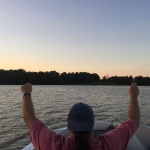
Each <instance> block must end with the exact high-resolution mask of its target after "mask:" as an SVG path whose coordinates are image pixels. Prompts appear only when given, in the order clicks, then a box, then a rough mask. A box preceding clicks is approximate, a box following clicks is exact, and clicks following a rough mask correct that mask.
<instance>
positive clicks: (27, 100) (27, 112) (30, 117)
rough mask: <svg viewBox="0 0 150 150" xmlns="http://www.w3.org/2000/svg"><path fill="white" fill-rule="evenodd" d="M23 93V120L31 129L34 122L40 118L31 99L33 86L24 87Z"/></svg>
mask: <svg viewBox="0 0 150 150" xmlns="http://www.w3.org/2000/svg"><path fill="white" fill-rule="evenodd" d="M21 91H22V93H23V104H22V113H23V119H24V122H25V123H26V125H27V127H28V128H29V129H30V127H31V125H32V124H33V122H35V121H36V120H38V118H37V117H36V116H35V111H34V106H33V103H32V99H31V93H32V85H31V84H30V83H26V84H24V85H22V86H21Z"/></svg>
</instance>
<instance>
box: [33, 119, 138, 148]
mask: <svg viewBox="0 0 150 150" xmlns="http://www.w3.org/2000/svg"><path fill="white" fill-rule="evenodd" d="M136 130H137V125H136V123H135V122H134V121H133V120H126V121H125V122H123V123H121V124H120V125H119V126H118V127H117V128H116V129H114V130H111V131H109V132H107V133H105V134H103V135H100V136H99V137H98V138H97V141H98V142H97V144H93V145H90V150H125V149H126V146H127V144H128V141H129V140H130V138H131V137H132V136H133V134H134V133H135V131H136ZM30 138H31V141H32V144H33V145H34V148H35V149H36V150H75V145H74V139H73V138H72V137H67V138H65V137H63V136H61V135H58V134H56V133H55V132H53V131H52V130H50V129H48V128H47V127H46V125H45V124H44V123H42V122H41V121H39V120H38V121H36V122H34V123H33V125H32V127H31V128H30Z"/></svg>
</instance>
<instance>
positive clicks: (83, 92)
mask: <svg viewBox="0 0 150 150" xmlns="http://www.w3.org/2000/svg"><path fill="white" fill-rule="evenodd" d="M128 88H129V87H128V86H33V92H32V99H33V103H34V106H35V111H36V115H37V117H38V118H39V119H41V120H42V121H43V122H44V123H45V124H46V125H47V126H48V127H49V128H52V129H56V128H60V127H64V126H66V119H67V114H68V111H69V109H70V107H71V106H72V105H73V104H74V103H77V102H85V103H88V104H89V105H91V106H92V108H93V110H94V113H95V120H104V121H111V122H121V121H124V120H125V119H126V118H127V112H128V106H129V96H128ZM139 89H140V95H139V105H140V110H141V125H148V126H150V109H149V108H150V87H139ZM29 143H30V140H29V133H28V129H27V127H26V126H25V124H24V122H23V118H22V93H21V91H20V86H7V85H5V86H2V85H1V86H0V149H1V150H20V149H22V148H23V147H24V146H26V145H27V144H29Z"/></svg>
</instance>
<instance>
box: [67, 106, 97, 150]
mask: <svg viewBox="0 0 150 150" xmlns="http://www.w3.org/2000/svg"><path fill="white" fill-rule="evenodd" d="M93 126H94V113H93V110H92V108H91V107H90V106H89V105H87V104H85V103H76V104H75V105H73V106H72V107H71V109H70V111H69V115H68V119H67V127H68V130H70V131H72V132H73V133H74V134H75V145H76V150H83V149H87V147H88V138H89V135H90V132H91V131H92V129H93Z"/></svg>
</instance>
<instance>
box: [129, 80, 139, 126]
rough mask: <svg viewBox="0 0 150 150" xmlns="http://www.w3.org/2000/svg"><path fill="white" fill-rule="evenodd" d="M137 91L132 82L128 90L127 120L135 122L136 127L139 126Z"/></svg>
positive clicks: (135, 85)
mask: <svg viewBox="0 0 150 150" xmlns="http://www.w3.org/2000/svg"><path fill="white" fill-rule="evenodd" d="M138 95H139V89H138V87H137V84H136V83H135V82H133V83H132V84H131V86H130V88H129V96H130V106H129V111H128V118H129V119H132V120H134V121H135V122H136V124H137V126H139V125H140V109H139V105H138V98H137V97H138Z"/></svg>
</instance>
